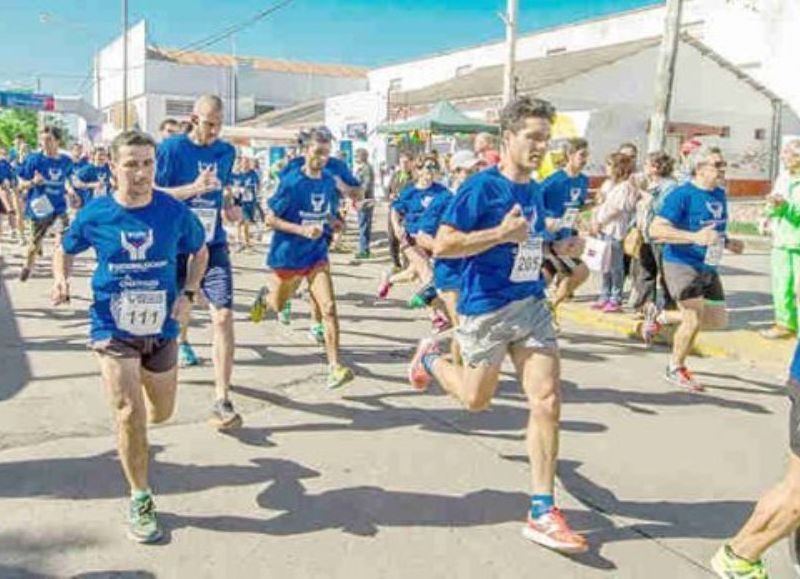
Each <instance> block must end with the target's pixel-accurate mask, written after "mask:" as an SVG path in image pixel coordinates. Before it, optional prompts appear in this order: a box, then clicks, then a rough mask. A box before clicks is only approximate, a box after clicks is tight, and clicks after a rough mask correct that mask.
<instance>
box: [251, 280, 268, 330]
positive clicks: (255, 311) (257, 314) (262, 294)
mask: <svg viewBox="0 0 800 579" xmlns="http://www.w3.org/2000/svg"><path fill="white" fill-rule="evenodd" d="M267 295H269V288H268V287H267V286H264V287H262V288H261V289H260V290H258V294H257V295H256V299H255V300H253V305H252V306H250V321H251V322H253V323H254V324H258V323H260V322H263V321H264V320H265V319H266V317H267V314H268V313H269V306H268V305H267Z"/></svg>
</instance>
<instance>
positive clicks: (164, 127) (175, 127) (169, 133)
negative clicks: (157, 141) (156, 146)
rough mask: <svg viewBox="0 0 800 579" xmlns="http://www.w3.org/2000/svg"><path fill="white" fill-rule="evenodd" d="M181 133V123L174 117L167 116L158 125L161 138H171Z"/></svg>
mask: <svg viewBox="0 0 800 579" xmlns="http://www.w3.org/2000/svg"><path fill="white" fill-rule="evenodd" d="M180 133H181V124H180V123H179V122H178V121H176V120H175V119H172V118H166V119H164V120H163V121H161V124H160V125H158V135H159V136H160V137H161V140H162V141H163V140H165V139H169V138H170V137H173V136H175V135H178V134H180Z"/></svg>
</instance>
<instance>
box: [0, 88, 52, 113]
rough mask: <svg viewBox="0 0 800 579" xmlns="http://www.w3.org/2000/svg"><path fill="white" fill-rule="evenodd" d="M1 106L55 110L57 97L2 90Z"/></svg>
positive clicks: (0, 92)
mask: <svg viewBox="0 0 800 579" xmlns="http://www.w3.org/2000/svg"><path fill="white" fill-rule="evenodd" d="M0 108H6V109H32V110H35V111H54V110H55V109H56V99H55V98H54V97H53V95H49V94H33V93H26V92H3V91H0Z"/></svg>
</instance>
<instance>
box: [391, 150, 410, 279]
mask: <svg viewBox="0 0 800 579" xmlns="http://www.w3.org/2000/svg"><path fill="white" fill-rule="evenodd" d="M413 183H414V160H413V159H412V158H411V154H410V153H400V158H399V160H398V166H397V169H396V170H395V172H394V173H393V174H392V177H391V179H389V196H388V201H389V204H390V205H391V204H392V203H393V202H394V201H395V200H396V199H397V198H398V197H400V193H402V192H403V190H404V189H405V188H406V187H408V186H409V185H411V184H413ZM387 221H388V224H387V226H386V227H387V234H388V236H389V255H390V256H391V258H392V273H399V272H400V271H402V269H403V262H402V260H401V259H400V256H401V253H400V238H399V237H398V235H397V233H396V232H395V230H394V228H393V227H392V212H391V210H390V211H389V212H388V218H387Z"/></svg>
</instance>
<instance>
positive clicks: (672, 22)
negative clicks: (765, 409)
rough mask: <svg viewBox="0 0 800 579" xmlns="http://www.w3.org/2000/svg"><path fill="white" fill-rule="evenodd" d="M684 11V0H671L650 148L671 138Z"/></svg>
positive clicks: (665, 30) (657, 74) (657, 83)
mask: <svg viewBox="0 0 800 579" xmlns="http://www.w3.org/2000/svg"><path fill="white" fill-rule="evenodd" d="M682 11H683V0H667V17H666V21H665V23H664V38H663V39H662V41H661V51H660V53H659V55H658V69H657V70H656V90H655V105H654V107H653V115H652V116H651V117H650V134H649V135H648V142H647V150H648V151H649V152H653V151H661V150H663V149H664V147H665V145H666V142H667V123H668V122H669V110H670V104H671V101H672V89H673V87H674V86H675V61H676V59H677V57H678V42H679V40H680V28H681V12H682Z"/></svg>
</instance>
